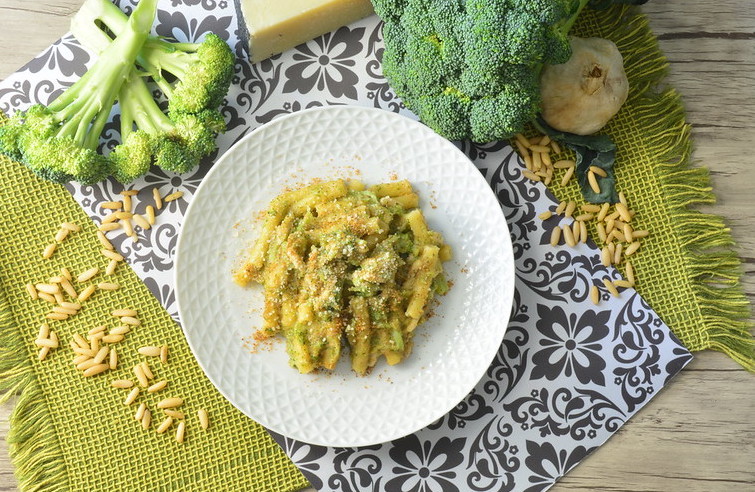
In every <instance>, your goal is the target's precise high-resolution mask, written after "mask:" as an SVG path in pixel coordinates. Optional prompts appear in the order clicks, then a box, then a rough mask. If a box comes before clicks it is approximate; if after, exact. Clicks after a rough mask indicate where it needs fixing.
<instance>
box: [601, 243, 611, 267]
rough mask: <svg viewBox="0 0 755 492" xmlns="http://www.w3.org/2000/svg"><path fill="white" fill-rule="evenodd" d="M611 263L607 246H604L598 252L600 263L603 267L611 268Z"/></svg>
mask: <svg viewBox="0 0 755 492" xmlns="http://www.w3.org/2000/svg"><path fill="white" fill-rule="evenodd" d="M612 261H613V256H612V255H611V250H610V249H608V246H604V247H603V249H602V250H601V251H600V262H601V264H602V265H603V266H606V267H607V266H611V262H612Z"/></svg>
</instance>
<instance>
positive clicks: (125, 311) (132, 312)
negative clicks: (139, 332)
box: [110, 309, 137, 318]
mask: <svg viewBox="0 0 755 492" xmlns="http://www.w3.org/2000/svg"><path fill="white" fill-rule="evenodd" d="M110 314H112V315H113V316H115V317H116V318H120V317H121V316H136V315H137V312H136V310H135V309H116V310H115V311H113V312H112V313H110Z"/></svg>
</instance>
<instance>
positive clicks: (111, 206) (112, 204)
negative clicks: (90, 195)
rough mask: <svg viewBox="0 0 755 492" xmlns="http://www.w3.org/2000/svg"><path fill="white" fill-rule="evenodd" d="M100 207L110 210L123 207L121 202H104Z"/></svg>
mask: <svg viewBox="0 0 755 492" xmlns="http://www.w3.org/2000/svg"><path fill="white" fill-rule="evenodd" d="M100 207H102V208H105V209H108V210H120V209H121V207H123V203H121V202H104V203H101V204H100Z"/></svg>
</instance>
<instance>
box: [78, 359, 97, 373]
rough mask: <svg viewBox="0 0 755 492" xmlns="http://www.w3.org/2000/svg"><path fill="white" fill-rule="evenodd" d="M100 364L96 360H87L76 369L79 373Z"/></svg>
mask: <svg viewBox="0 0 755 492" xmlns="http://www.w3.org/2000/svg"><path fill="white" fill-rule="evenodd" d="M98 364H99V362H95V361H94V359H87V360H85V361H83V362H81V363H79V364H76V369H78V370H79V371H86V370H87V369H89V368H90V367H94V366H96V365H98Z"/></svg>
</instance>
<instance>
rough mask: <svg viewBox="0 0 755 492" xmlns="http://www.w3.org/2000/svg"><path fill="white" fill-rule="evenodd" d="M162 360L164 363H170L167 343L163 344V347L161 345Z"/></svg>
mask: <svg viewBox="0 0 755 492" xmlns="http://www.w3.org/2000/svg"><path fill="white" fill-rule="evenodd" d="M160 362H162V363H163V364H167V363H168V346H167V345H163V346H162V347H160Z"/></svg>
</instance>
